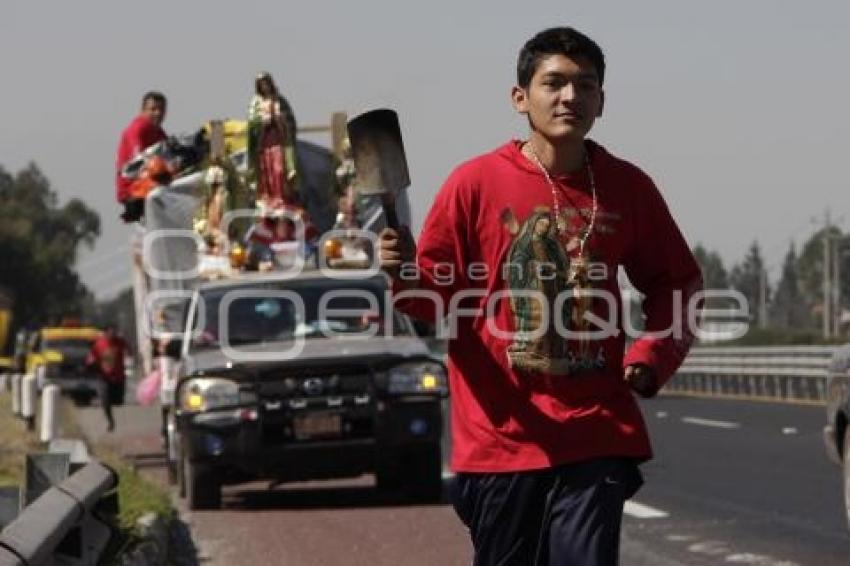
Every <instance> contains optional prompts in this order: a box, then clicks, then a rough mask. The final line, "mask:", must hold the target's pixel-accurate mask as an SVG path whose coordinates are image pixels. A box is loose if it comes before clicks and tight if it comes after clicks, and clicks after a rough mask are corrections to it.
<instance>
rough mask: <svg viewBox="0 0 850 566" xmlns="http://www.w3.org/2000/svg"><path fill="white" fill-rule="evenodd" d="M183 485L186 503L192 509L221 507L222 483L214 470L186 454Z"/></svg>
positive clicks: (184, 456)
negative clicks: (194, 460)
mask: <svg viewBox="0 0 850 566" xmlns="http://www.w3.org/2000/svg"><path fill="white" fill-rule="evenodd" d="M182 461H183V466H182V468H183V485H184V488H185V492H186V503H187V504H188V506H189V509H190V510H192V511H196V510H200V509H219V508H220V507H221V484H220V483H219V482H218V479H217V478H216V477H215V473H214V471H213V470H210V469H209V468H207V467H206V466H204V465H201V464H196V463H194V462H192V461H191V460H189V458H188V457H187V456H186V455H185V454H184V455H183V458H182Z"/></svg>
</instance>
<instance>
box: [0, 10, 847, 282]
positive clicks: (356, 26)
mask: <svg viewBox="0 0 850 566" xmlns="http://www.w3.org/2000/svg"><path fill="white" fill-rule="evenodd" d="M848 22H850V4H848V3H846V2H840V1H821V2H818V1H813V2H806V3H803V2H785V1H781V0H739V1H734V2H733V1H727V0H718V1H715V2H683V1H681V0H680V1H675V0H669V1H662V0H650V1H644V2H605V1H598V2H593V3H590V2H583V3H570V2H552V1H536V2H534V1H529V2H516V1H514V2H498V1H492V0H491V1H488V2H485V1H478V0H469V1H463V2H458V1H455V2H447V1H445V0H431V1H429V2H417V3H409V2H403V1H401V0H396V1H394V2H389V1H386V2H378V1H368V0H361V1H359V2H324V1H320V0H313V1H311V2H297V3H296V2H288V1H277V2H256V1H242V2H238V3H236V2H228V3H223V2H218V1H205V2H195V1H182V2H176V1H173V0H172V1H160V0H148V1H145V2H141V1H136V2H124V1H119V0H110V1H86V0H79V1H75V2H44V1H23V0H21V1H18V0H4V2H3V4H2V6H0V101H2V104H0V165H2V166H3V167H4V168H6V169H7V170H10V171H13V172H14V171H17V170H19V169H21V168H22V167H24V166H25V165H26V164H27V163H28V162H30V161H35V162H36V163H37V164H38V165H39V167H41V168H42V170H43V171H44V172H45V174H46V175H47V177H48V178H49V179H50V181H51V182H52V184H53V186H54V188H55V189H56V190H57V192H58V194H59V196H60V199H61V200H62V201H64V200H67V199H70V198H73V197H77V198H81V199H83V200H85V201H86V202H87V203H88V204H89V206H91V207H92V208H93V209H95V210H96V211H98V212H99V213H100V215H101V220H102V235H101V237H100V239H99V241H98V244H97V246H96V247H95V249H94V250H90V251H89V250H85V251H84V252H83V253H82V254H81V255H80V258H79V259H78V263H77V265H78V269H79V271H80V273H81V275H82V277H83V280H84V282H85V283H86V284H87V285H89V287H90V288H91V289H92V290H93V291H95V293H96V294H97V295H98V296H99V297H100V298H108V297H109V296H111V295H114V294H115V293H116V292H117V291H120V290H121V289H123V288H124V287H126V286H128V285H129V255H128V252H127V241H128V238H129V230H128V228H127V227H126V226H124V225H123V224H122V223H121V221H120V220H119V219H118V214H119V212H120V210H119V208H118V206H117V205H116V203H115V200H114V193H115V190H114V181H113V179H114V155H115V147H116V143H117V141H118V137H119V135H120V132H121V130H122V129H123V128H124V126H126V124H127V123H128V122H129V121H130V120H131V119H132V118H133V116H134V115H135V114H136V112H137V111H138V106H139V101H140V97H141V95H142V94H143V93H144V92H145V91H147V90H150V89H159V90H162V91H164V92H165V93H166V95H167V96H168V99H169V114H168V117H167V120H166V123H165V127H166V130H167V131H168V132H169V133H181V132H192V131H195V130H196V129H197V128H198V127H199V126H200V125H201V124H202V123H203V122H204V121H206V120H209V119H212V118H224V117H235V118H241V117H243V116H244V114H245V112H246V109H247V104H248V101H249V99H250V96H251V94H252V89H253V77H254V76H255V75H256V73H257V72H258V71H261V70H268V71H270V72H271V73H272V74H273V75H274V77H275V79H276V81H277V83H278V85H279V87H280V88H281V90H282V92H283V93H284V94H285V95H286V97H287V99H288V100H289V102H290V103H291V104H292V106H293V108H294V111H295V113H296V116H297V118H298V121H299V124H305V125H306V124H321V123H327V122H328V120H329V118H330V114H331V112H333V111H335V110H343V111H346V112H348V114H349V116H353V115H356V114H358V113H359V112H362V111H364V110H368V109H371V108H377V107H391V108H394V109H396V111H397V112H398V113H399V115H400V120H401V124H402V130H403V134H404V141H405V147H406V151H407V156H408V161H409V165H410V173H411V179H412V185H411V187H410V189H409V191H410V200H411V206H412V210H413V229H414V233H417V232H418V230H419V228H420V226H421V223H422V219H423V218H424V216H425V214H426V213H427V210H428V208H429V206H430V204H431V202H432V200H433V197H434V195H435V194H436V191H437V190H438V188H439V187H440V185H441V183H442V182H443V180H444V179H445V178H446V176H447V175H448V174H449V172H450V171H451V170H452V168H453V167H455V166H456V165H457V164H459V163H461V162H463V161H465V160H467V159H469V158H471V157H473V156H475V155H478V154H480V153H483V152H485V151H488V150H490V149H492V148H494V147H496V146H498V145H500V144H502V143H504V142H506V141H507V140H509V139H511V138H522V137H525V136H526V135H527V124H526V122H525V121H524V120H523V118H521V117H520V116H518V115H517V114H516V113H515V112H514V110H513V109H512V107H511V105H510V100H509V93H510V88H511V86H512V85H513V83H514V80H515V65H516V56H517V52H518V50H519V49H520V47H521V46H522V44H523V43H524V42H525V41H526V40H527V39H528V38H529V37H530V36H532V35H533V34H534V33H536V32H537V31H540V30H542V29H544V28H547V27H551V26H555V25H571V26H573V27H576V28H577V29H580V30H582V31H583V32H585V33H587V34H588V35H590V36H591V37H592V38H594V39H595V40H596V41H597V42H598V43H599V44H600V45H601V46H602V48H603V50H604V51H605V54H606V57H607V63H608V68H607V72H606V80H605V90H606V108H605V113H604V115H603V117H602V118H601V119H600V120H599V122H597V125H596V127H595V128H594V130H593V131H592V132H591V137H592V138H594V139H595V140H597V141H598V142H600V143H602V144H603V145H604V146H606V147H607V148H608V149H609V150H610V151H611V152H613V153H614V154H616V155H618V156H620V157H623V158H625V159H627V160H629V161H632V162H634V163H636V164H638V165H639V166H640V167H642V168H643V169H644V170H645V171H647V172H648V173H649V174H650V175H651V176H652V177H653V179H654V180H655V181H656V183H657V184H658V185H659V187H660V189H661V191H662V194H663V195H664V197H665V199H666V200H667V203H668V205H669V207H670V209H671V211H672V213H673V215H674V217H675V218H676V220H677V222H678V223H679V225H680V228H681V229H682V232H683V233H684V234H685V237H686V238H687V239H688V241H689V242H690V243H691V244H692V245H693V244H696V243H702V244H703V245H704V246H706V247H708V248H709V249H713V250H716V251H718V252H719V253H720V255H721V256H722V257H723V259H724V262H725V263H726V265H727V267H729V266H731V265H732V264H733V263H735V262H738V261H740V260H741V259H742V258H743V256H744V254H745V252H746V249H747V247H748V246H749V244H750V243H751V242H752V241H753V240H756V239H757V240H758V241H759V242H760V244H761V245H762V249H763V251H764V254H765V256H766V260H767V263H768V266H769V268H770V269H771V272H770V274H771V276H772V277H773V278H774V279H775V278H777V277H778V276H779V272H780V268H781V261H782V258H783V257H784V255H785V252H786V251H787V249H788V246H789V244H790V243H791V242H792V241H794V242H796V243H797V245H798V246H799V245H800V244H802V243H803V241H804V240H805V239H806V238H807V237H808V236H809V235H810V234H811V233H812V232H813V231H814V230H816V229H817V227H818V224H822V223H823V221H824V215H825V213H826V211H827V210H828V211H829V212H830V215H831V217H832V220H833V221H834V222H836V223H838V224H839V225H840V226H841V227H842V228H843V229H845V230H847V229H848V227H850V198H848V194H847V175H846V171H847V167H846V163H847V162H848V160H850V157H848V151H847V140H848V138H850V112H848V111H847V108H846V105H847V103H848V102H847V101H848V100H850V78H848V75H847V72H846V68H845V67H846V65H845V61H846V57H847V55H848V54H850V33H848V32H850V23H848ZM313 139H314V140H316V141H320V142H326V143H329V142H330V140H329V139H326V138H323V137H321V136H319V137H318V138H313Z"/></svg>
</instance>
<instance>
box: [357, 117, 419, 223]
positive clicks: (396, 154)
mask: <svg viewBox="0 0 850 566" xmlns="http://www.w3.org/2000/svg"><path fill="white" fill-rule="evenodd" d="M348 139H349V141H350V142H351V154H352V157H353V158H354V166H355V169H356V171H357V172H356V175H355V179H354V187H355V189H356V190H357V192H358V193H359V194H361V195H380V196H381V200H382V201H383V203H384V210H385V212H386V214H387V224H388V225H389V226H391V227H397V226H398V221H397V219H396V217H395V216H396V215H395V199H396V196H397V195H398V193H399V192H400V191H402V190H403V189H405V188H407V187H408V186H410V174H409V172H408V169H407V157H406V156H405V153H404V144H403V143H402V140H401V127H400V126H399V122H398V114H396V113H395V111H393V110H390V109H387V108H381V109H378V110H371V111H369V112H365V113H363V114H361V115H359V116H357V117H356V118H353V119H352V120H350V121H349V122H348Z"/></svg>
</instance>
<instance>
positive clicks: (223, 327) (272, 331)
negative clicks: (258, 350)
mask: <svg viewBox="0 0 850 566" xmlns="http://www.w3.org/2000/svg"><path fill="white" fill-rule="evenodd" d="M385 292H386V287H385V286H384V285H383V284H382V282H381V281H379V280H367V281H359V280H358V281H333V280H309V281H297V282H296V281H287V282H278V283H274V284H263V285H251V286H238V287H229V288H222V289H210V290H208V291H203V292H202V293H201V295H200V297H199V300H198V304H197V307H196V311H195V313H194V316H193V328H194V333H193V337H192V347H193V348H196V349H197V348H215V347H219V346H220V345H221V342H222V340H223V339H224V334H226V340H227V342H228V343H229V344H230V345H232V346H238V345H244V344H258V343H263V342H279V341H285V340H292V339H295V338H305V339H318V338H332V337H335V336H340V335H349V336H358V335H362V336H369V335H374V336H389V335H392V336H407V335H410V334H411V332H412V330H411V326H410V323H409V321H407V320H406V319H405V318H404V317H403V316H402V315H399V314H397V313H393V314H392V316H391V317H390V320H389V321H388V320H387V319H386V316H385V313H386V306H385V303H386V297H385V296H384V293H385Z"/></svg>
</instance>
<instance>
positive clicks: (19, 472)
mask: <svg viewBox="0 0 850 566" xmlns="http://www.w3.org/2000/svg"><path fill="white" fill-rule="evenodd" d="M41 450H42V445H41V443H40V442H38V437H37V436H36V435H35V434H34V433H31V432H29V431H27V429H26V425H25V424H24V421H22V420H21V419H19V418H18V417H16V416H15V415H13V414H12V396H11V395H10V394H9V393H7V392H3V393H2V394H0V486H10V485H12V486H19V485H21V484H22V483H23V480H24V462H25V461H26V456H27V454H28V453H30V452H39V451H41Z"/></svg>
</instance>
